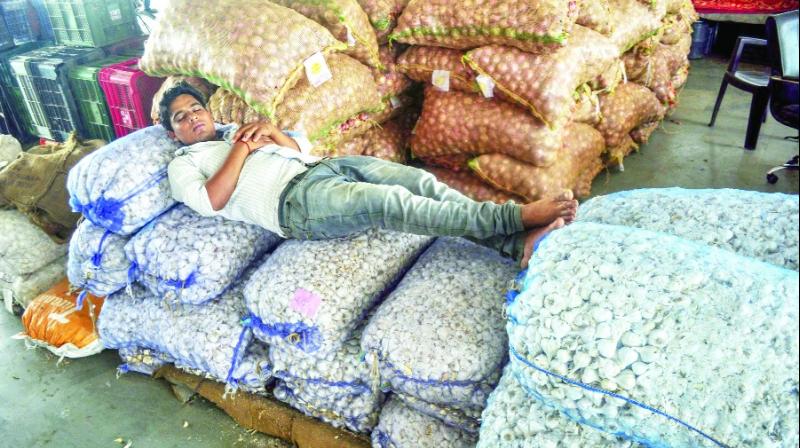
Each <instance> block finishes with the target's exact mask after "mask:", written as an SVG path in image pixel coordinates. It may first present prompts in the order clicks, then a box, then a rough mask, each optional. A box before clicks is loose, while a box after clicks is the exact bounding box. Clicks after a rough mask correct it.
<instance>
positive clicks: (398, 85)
mask: <svg viewBox="0 0 800 448" xmlns="http://www.w3.org/2000/svg"><path fill="white" fill-rule="evenodd" d="M397 53H398V49H397V48H391V47H389V46H387V45H384V46H382V47H381V48H380V58H381V64H382V65H383V68H382V69H377V68H373V69H372V77H373V78H374V79H375V83H376V84H377V85H378V93H380V94H381V98H383V99H384V100H385V99H389V98H391V97H392V96H399V95H401V94H402V93H403V92H405V91H406V90H408V88H409V87H411V80H410V79H409V78H408V77H407V76H406V75H404V74H403V73H402V72H401V71H400V70H399V67H398V65H397V59H398V54H397Z"/></svg>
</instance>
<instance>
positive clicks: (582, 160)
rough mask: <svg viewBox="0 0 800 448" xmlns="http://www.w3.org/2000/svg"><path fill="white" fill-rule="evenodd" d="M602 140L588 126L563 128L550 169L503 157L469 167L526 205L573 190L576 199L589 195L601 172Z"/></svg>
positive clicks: (484, 158)
mask: <svg viewBox="0 0 800 448" xmlns="http://www.w3.org/2000/svg"><path fill="white" fill-rule="evenodd" d="M604 149H605V144H604V143H603V137H602V136H601V135H600V133H599V132H597V131H596V130H595V129H593V128H592V127H591V126H589V125H585V124H578V123H572V124H570V125H568V126H567V127H566V128H565V129H564V148H563V150H562V154H561V156H560V157H559V158H558V160H557V161H556V162H555V163H553V164H552V165H551V166H548V167H545V168H541V167H536V166H533V165H531V164H528V163H525V162H522V161H520V160H517V159H515V158H513V157H509V156H507V155H504V154H485V155H481V156H478V157H476V158H475V159H473V160H471V161H470V168H472V170H473V171H474V172H475V173H476V174H477V175H478V176H479V177H480V178H481V179H483V180H485V181H486V182H488V183H489V184H490V185H492V186H494V187H495V188H498V189H501V190H504V191H507V192H509V193H512V194H516V195H519V196H520V197H522V198H523V199H524V200H525V202H530V201H535V200H537V199H541V198H546V197H554V196H557V195H559V194H560V193H561V192H563V190H564V189H571V190H572V191H573V193H574V194H575V196H576V197H583V196H587V195H589V194H590V190H591V179H593V178H594V176H595V175H597V173H599V172H600V170H602V166H603V164H602V161H601V158H600V157H601V154H602V153H603V150H604Z"/></svg>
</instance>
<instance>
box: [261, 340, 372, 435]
mask: <svg viewBox="0 0 800 448" xmlns="http://www.w3.org/2000/svg"><path fill="white" fill-rule="evenodd" d="M362 332H363V325H362V326H361V327H360V328H357V329H356V330H355V331H354V332H353V334H352V336H350V338H349V339H347V340H346V341H345V342H344V344H342V347H341V348H339V350H336V351H335V352H332V353H329V354H327V355H323V356H320V355H317V354H316V353H305V352H302V351H300V350H295V349H294V348H292V347H288V346H285V345H283V344H278V345H273V346H271V347H270V350H269V356H270V361H271V363H272V369H273V375H274V376H275V377H276V378H279V379H281V380H282V382H283V384H282V390H281V391H280V393H279V392H278V390H277V388H276V391H275V396H276V397H277V398H278V399H280V400H282V401H285V402H287V403H289V404H290V405H292V406H294V407H296V408H297V409H299V410H301V411H303V412H304V413H306V414H307V415H311V416H314V417H318V418H321V419H322V420H324V421H327V422H329V423H331V424H332V425H333V426H336V427H340V426H347V427H348V428H350V429H351V430H353V431H356V432H369V431H371V430H372V428H373V427H374V426H375V424H376V423H377V421H378V414H379V413H380V405H381V404H382V403H383V400H384V394H383V392H381V391H380V389H379V388H378V385H379V381H380V378H379V376H378V372H377V370H375V371H371V370H370V368H369V366H368V365H367V363H366V362H364V357H363V354H362V353H361V334H362Z"/></svg>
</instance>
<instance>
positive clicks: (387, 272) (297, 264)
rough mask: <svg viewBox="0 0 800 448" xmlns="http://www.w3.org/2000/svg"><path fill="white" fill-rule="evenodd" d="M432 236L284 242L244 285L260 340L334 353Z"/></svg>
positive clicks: (385, 234)
mask: <svg viewBox="0 0 800 448" xmlns="http://www.w3.org/2000/svg"><path fill="white" fill-rule="evenodd" d="M430 241H431V238H430V237H427V236H420V235H412V234H407V233H399V232H389V231H384V230H370V231H367V232H364V233H361V234H358V235H355V236H351V237H347V238H339V239H331V240H320V241H297V240H294V241H287V242H286V243H284V244H282V245H281V246H280V247H278V249H276V250H275V252H274V253H273V254H272V256H270V257H269V258H268V259H267V260H266V261H265V262H264V264H262V265H261V267H260V268H258V269H257V270H256V272H255V273H254V274H253V276H252V278H251V279H250V281H249V282H248V284H247V286H246V287H245V290H244V294H245V299H246V300H247V307H248V308H249V309H250V312H251V313H253V315H254V316H255V318H254V324H253V326H254V332H255V335H256V337H258V338H259V339H262V340H264V341H266V342H269V343H271V344H286V345H290V346H292V347H295V348H298V349H300V350H302V351H305V352H308V353H315V352H319V355H320V356H324V355H325V354H328V353H331V352H333V351H335V350H337V349H338V348H339V347H341V346H342V343H344V341H345V340H347V338H348V337H349V336H350V335H351V334H352V332H353V330H354V329H355V328H356V326H357V325H358V324H359V322H361V321H362V319H363V317H364V316H365V315H366V313H367V311H368V310H369V309H370V308H372V307H373V305H375V303H377V301H378V300H380V299H381V297H383V294H384V292H385V291H386V290H387V289H388V288H389V287H390V285H392V284H393V283H394V282H395V281H396V279H397V278H398V277H399V276H400V275H402V274H403V272H405V270H406V268H407V267H408V266H409V265H410V264H411V263H412V262H413V261H414V260H415V259H416V257H417V255H418V254H419V253H420V252H421V251H422V250H423V249H424V248H425V246H427V245H428V243H429V242H430Z"/></svg>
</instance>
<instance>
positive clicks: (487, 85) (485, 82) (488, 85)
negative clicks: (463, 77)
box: [475, 75, 494, 98]
mask: <svg viewBox="0 0 800 448" xmlns="http://www.w3.org/2000/svg"><path fill="white" fill-rule="evenodd" d="M475 81H477V82H478V87H480V88H481V93H483V97H484V98H494V81H492V78H490V77H488V76H486V75H478V77H477V78H475Z"/></svg>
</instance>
